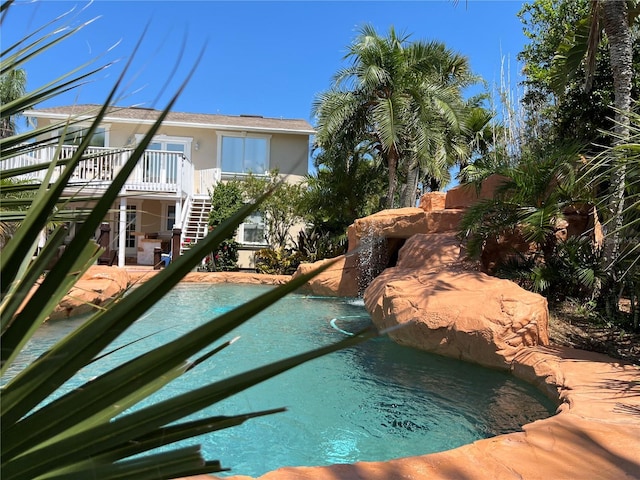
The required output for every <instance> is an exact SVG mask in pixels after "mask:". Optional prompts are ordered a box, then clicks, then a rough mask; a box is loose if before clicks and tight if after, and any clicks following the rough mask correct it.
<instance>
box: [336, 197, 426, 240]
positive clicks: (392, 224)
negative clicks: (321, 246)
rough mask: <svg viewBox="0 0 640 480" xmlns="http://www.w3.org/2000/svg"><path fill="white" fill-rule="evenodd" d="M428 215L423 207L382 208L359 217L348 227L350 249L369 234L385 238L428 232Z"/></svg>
mask: <svg viewBox="0 0 640 480" xmlns="http://www.w3.org/2000/svg"><path fill="white" fill-rule="evenodd" d="M428 231H429V230H428V226H427V216H426V215H425V212H424V210H422V209H421V208H413V207H408V208H398V209H395V210H382V211H381V212H378V213H374V214H373V215H370V216H368V217H365V218H359V219H357V220H356V221H355V222H353V224H351V225H349V228H348V229H347V237H348V239H349V251H351V250H354V249H355V248H357V247H358V245H360V240H361V239H362V238H363V237H366V236H369V235H376V236H378V237H385V238H409V237H411V236H413V235H415V234H416V233H427V232H428Z"/></svg>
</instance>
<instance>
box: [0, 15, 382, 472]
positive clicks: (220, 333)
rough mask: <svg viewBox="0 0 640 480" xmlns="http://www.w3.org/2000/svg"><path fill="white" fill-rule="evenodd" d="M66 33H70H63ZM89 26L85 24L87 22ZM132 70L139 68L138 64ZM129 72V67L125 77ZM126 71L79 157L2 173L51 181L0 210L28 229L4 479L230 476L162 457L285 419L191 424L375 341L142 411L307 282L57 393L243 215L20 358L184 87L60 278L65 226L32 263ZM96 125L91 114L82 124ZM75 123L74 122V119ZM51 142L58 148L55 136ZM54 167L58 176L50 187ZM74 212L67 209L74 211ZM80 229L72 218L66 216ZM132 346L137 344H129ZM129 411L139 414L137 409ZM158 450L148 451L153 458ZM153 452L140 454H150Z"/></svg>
mask: <svg viewBox="0 0 640 480" xmlns="http://www.w3.org/2000/svg"><path fill="white" fill-rule="evenodd" d="M9 3H10V2H5V3H2V4H1V6H0V13H1V14H2V28H3V29H4V28H11V27H10V26H8V25H7V23H6V22H8V21H9V20H10V18H11V16H10V12H9V13H7V12H8V9H9ZM64 22H65V17H64V16H62V17H60V18H58V19H56V20H54V21H53V22H52V23H51V24H49V25H46V26H45V27H44V28H43V29H41V30H39V31H37V33H35V34H34V35H33V36H31V37H30V38H28V39H24V41H22V42H19V43H17V44H16V45H13V46H11V47H9V48H7V49H6V50H4V51H3V52H2V57H1V58H0V71H1V72H2V73H3V74H4V73H7V72H12V71H15V70H16V69H18V68H23V67H24V68H25V69H26V68H28V60H29V59H30V58H33V56H36V55H37V54H38V52H40V51H43V50H46V49H49V48H53V47H54V46H55V45H56V44H57V43H59V42H60V41H61V40H64V38H66V36H67V35H72V34H73V32H74V31H77V28H70V29H64V28H60V27H61V26H64ZM61 24H62V25H61ZM83 26H84V25H83ZM129 64H130V63H129ZM99 70H100V66H98V67H96V68H95V69H93V70H91V71H90V72H89V73H88V74H87V73H78V72H76V73H71V74H69V75H68V76H65V77H64V78H59V79H53V81H51V82H49V83H47V85H45V86H43V87H42V88H39V89H36V90H33V91H30V92H28V93H25V95H23V96H21V97H20V98H18V99H16V100H15V101H13V102H10V103H8V104H6V105H4V106H3V109H2V112H1V114H0V118H2V120H6V119H9V118H11V117H13V116H14V115H16V114H19V113H20V112H21V111H23V110H24V109H27V108H32V107H33V106H34V105H35V104H36V103H38V102H40V101H43V100H46V99H54V98H55V97H56V95H58V94H59V93H60V92H63V91H66V90H69V89H74V88H76V87H78V86H79V85H80V84H81V83H82V82H83V81H84V80H86V79H87V78H91V75H92V73H93V74H95V72H97V71H99ZM124 72H126V68H125V70H124ZM124 74H125V73H122V75H120V77H119V78H118V79H117V80H116V82H115V85H114V86H113V88H112V89H111V91H110V92H108V94H107V95H106V97H105V101H104V105H103V106H102V107H100V108H99V109H98V110H97V111H95V112H87V114H88V115H90V117H91V119H92V122H91V126H90V127H88V135H87V136H86V137H85V139H84V140H83V141H82V143H81V144H80V145H79V147H78V150H77V152H76V153H75V154H74V155H73V156H72V157H71V158H65V159H63V158H60V156H59V155H58V156H57V157H56V158H54V159H53V161H52V162H51V163H43V164H39V165H36V166H33V167H29V168H21V169H13V170H8V169H2V170H1V174H0V177H1V178H2V179H10V178H18V177H19V176H20V175H22V174H25V173H28V172H29V171H34V170H45V171H46V172H47V177H46V179H45V181H44V182H43V183H42V184H40V185H37V184H27V185H25V184H17V185H16V186H15V187H14V191H16V192H31V196H30V198H29V199H28V201H26V202H24V203H23V205H24V206H26V207H28V208H27V209H25V210H17V209H16V210H14V211H11V212H7V211H4V210H3V211H2V212H0V221H11V222H19V227H18V228H16V230H15V232H14V234H13V236H12V238H11V239H10V240H9V241H8V242H7V244H6V245H5V247H4V248H3V250H2V255H1V256H0V267H1V269H0V316H1V319H2V320H1V335H2V336H1V340H2V350H1V361H2V362H1V373H2V385H3V386H2V389H1V391H0V394H1V403H0V408H1V411H0V425H1V440H2V441H1V445H0V453H1V456H0V457H1V460H0V463H1V465H0V466H1V469H2V476H3V478H4V479H35V478H48V479H54V478H56V479H57V478H59V479H62V478H65V479H73V478H77V479H86V478H136V479H151V478H175V477H180V476H187V475H194V474H199V473H210V472H216V471H220V470H221V465H220V463H219V462H218V461H214V460H210V459H207V460H205V459H203V458H202V456H201V453H200V449H199V447H198V446H193V447H185V448H174V449H169V450H166V451H163V452H161V453H152V452H151V451H152V450H154V449H155V448H157V447H161V446H165V445H170V444H172V443H174V442H176V441H178V440H182V439H186V438H191V437H193V436H196V435H201V434H205V433H210V432H215V431H216V430H219V429H222V428H228V427H230V426H233V425H238V424H240V423H242V422H244V421H246V420H248V419H250V418H252V417H255V416H258V415H265V414H269V413H274V412H275V411H281V410H280V409H278V410H273V411H265V412H254V413H248V414H239V415H235V416H230V417H222V416H216V417H207V418H204V419H201V420H185V418H186V417H187V416H189V415H191V414H193V413H195V412H197V411H199V410H201V409H203V408H205V407H207V406H210V405H212V404H215V403H216V402H218V401H220V400H222V399H224V398H226V397H228V396H230V395H233V394H235V393H237V392H239V391H242V390H244V389H246V388H248V387H250V386H251V385H254V384H256V383H258V382H261V381H263V380H266V379H268V378H269V377H272V376H274V375H276V374H278V373H280V372H283V371H285V370H287V369H289V368H292V367H294V366H295V365H298V364H300V363H302V362H304V361H306V360H310V359H312V358H315V357H317V356H319V355H322V354H325V353H328V352H330V351H333V350H336V349H337V348H341V347H344V346H347V345H352V344H354V343H357V342H360V341H362V340H363V339H364V338H365V337H370V336H372V335H373V333H372V332H368V333H363V334H360V335H356V336H354V337H348V338H347V339H346V340H345V341H343V342H341V343H339V344H336V345H332V346H328V347H323V348H320V349H317V350H316V351H313V352H309V353H304V354H300V355H297V356H295V357H292V358H289V359H283V360H281V361H279V362H276V363H274V364H271V365H267V366H263V367H257V368H255V369H254V370H251V371H249V372H246V373H243V374H240V375H237V376H234V377H231V378H226V379H222V380H220V381H216V382H212V383H209V384H208V385H206V386H204V387H201V388H199V389H198V390H194V391H189V392H186V393H183V394H180V395H178V396H175V397H172V398H169V399H167V400H165V401H162V402H158V403H155V404H153V405H150V406H147V407H138V408H136V405H137V404H138V403H139V402H140V401H141V400H143V399H145V398H147V397H148V396H149V395H150V394H152V393H153V392H155V391H156V390H158V389H159V388H161V387H162V386H163V385H165V384H167V383H168V382H171V381H172V380H173V379H175V378H177V377H179V376H180V375H182V374H183V373H185V372H186V371H188V370H190V369H192V368H197V366H198V365H199V364H200V363H202V362H204V361H206V360H207V359H208V358H209V357H211V356H212V355H214V354H215V353H216V352H218V351H219V350H221V349H222V348H225V347H227V346H228V345H229V342H225V340H224V339H225V337H226V335H227V334H228V333H229V332H230V330H232V329H233V328H235V327H236V326H238V325H240V324H241V323H243V322H245V321H247V320H248V319H249V318H250V317H251V316H253V315H254V314H256V313H257V312H259V311H261V310H262V309H264V308H266V307H268V306H269V305H271V304H273V303H274V302H275V301H277V300H278V299H279V298H281V297H282V296H283V295H285V294H286V293H287V292H290V291H293V290H295V289H296V288H298V287H299V286H300V285H302V284H303V283H304V282H305V281H306V280H307V279H308V278H309V276H303V277H301V278H300V279H299V280H296V281H293V282H291V283H289V284H287V285H284V286H281V287H278V288H276V289H274V290H272V291H269V292H268V293H266V294H264V295H262V296H261V297H259V298H257V299H256V300H254V301H252V302H250V303H247V304H245V305H242V306H240V307H238V308H236V309H235V310H233V311H231V312H228V313H225V314H224V315H222V316H220V317H218V318H214V319H211V320H210V321H208V322H206V323H205V324H203V325H201V326H200V327H197V328H195V329H193V330H192V331H190V332H188V333H186V334H184V335H183V336H181V337H179V338H177V339H176V340H174V341H171V342H170V343H167V344H165V345H162V346H160V347H158V348H156V349H154V350H151V351H148V352H142V353H141V354H139V355H138V356H136V357H134V358H133V359H132V360H130V361H128V362H126V363H124V364H122V365H120V366H119V367H118V368H115V369H113V370H109V371H107V372H105V373H104V374H102V375H99V376H98V377H96V378H94V379H92V380H91V381H89V382H87V383H85V384H83V385H81V386H80V387H78V388H74V389H72V390H70V391H67V392H66V393H65V392H64V391H62V390H61V387H62V386H63V384H65V382H66V381H67V380H69V379H70V378H72V377H73V376H74V375H75V374H76V372H78V371H79V370H80V369H81V368H83V367H84V366H86V365H88V364H90V363H92V362H100V359H99V356H100V355H101V354H105V349H107V350H106V354H109V353H108V348H109V344H110V343H111V342H112V341H113V340H114V339H115V338H116V337H118V336H119V335H120V334H121V333H122V332H123V331H124V330H126V329H127V328H128V327H129V326H130V325H131V324H132V323H133V322H135V321H136V319H137V318H139V317H140V316H141V315H142V314H144V312H146V311H147V310H148V309H149V308H150V307H151V306H152V305H153V304H154V303H155V302H156V301H157V300H158V299H160V298H161V297H162V296H163V295H164V294H165V293H167V292H168V291H169V290H170V289H171V288H172V287H173V286H174V285H176V283H177V282H179V281H180V279H181V278H182V277H183V276H184V275H185V274H186V273H188V272H189V271H191V270H192V269H193V268H195V266H196V265H197V264H198V263H199V262H200V261H201V259H202V258H203V257H204V256H205V255H207V254H208V253H210V252H211V251H214V250H215V249H216V248H217V247H218V246H219V245H220V243H221V242H222V241H224V240H225V239H227V238H229V236H231V235H232V233H233V232H234V231H235V229H236V228H237V226H238V224H239V223H240V222H241V221H242V220H243V219H244V218H245V217H246V216H247V215H248V214H250V213H251V212H252V211H254V210H255V209H257V208H258V207H259V202H260V201H263V200H264V198H260V199H258V202H257V203H255V204H249V205H244V206H243V207H241V208H240V209H239V210H238V211H236V212H235V213H233V214H232V215H231V216H230V217H229V218H228V219H226V220H225V221H222V222H221V223H219V225H218V226H217V228H216V229H215V230H214V231H212V232H211V233H210V234H209V235H208V236H207V237H206V238H205V239H204V240H203V241H201V242H199V243H198V244H197V245H195V246H194V247H193V248H191V249H190V250H189V251H188V252H187V253H186V254H185V255H184V256H181V257H179V258H177V259H174V261H173V262H172V263H171V264H170V265H169V267H167V268H166V269H164V270H162V271H161V272H159V274H158V275H157V276H154V277H153V278H151V279H149V280H148V281H147V282H145V283H143V284H142V285H140V286H139V287H138V288H136V289H134V290H132V291H130V292H129V294H128V295H126V296H123V297H121V298H118V299H116V300H115V301H113V302H112V303H111V304H110V305H108V306H107V307H105V308H101V309H100V310H97V311H96V313H95V314H94V315H92V316H91V317H90V318H89V319H88V320H86V321H85V322H84V323H83V324H82V325H79V326H78V328H77V329H76V330H75V331H73V332H72V333H71V334H70V335H68V336H66V337H64V338H63V339H62V340H60V341H59V342H58V343H56V344H55V345H54V346H53V347H51V349H50V350H48V351H46V352H45V353H44V354H42V355H41V356H40V357H39V358H37V359H35V360H33V361H26V362H25V361H24V360H22V359H20V353H21V351H22V350H23V348H24V347H25V345H26V344H27V342H28V341H29V339H30V338H31V337H32V335H33V333H34V332H35V331H36V330H37V329H38V328H39V327H40V326H41V324H42V323H43V322H44V321H45V320H46V318H47V317H48V316H49V314H50V312H51V311H52V309H53V308H54V307H55V305H56V304H57V303H58V302H59V301H60V300H61V298H62V297H63V296H64V295H65V294H66V293H67V292H68V291H69V289H70V288H71V286H72V285H73V284H74V283H75V282H76V280H77V279H78V278H79V277H80V276H81V275H82V273H83V272H85V271H86V270H87V269H88V268H89V266H91V265H92V264H93V263H94V262H95V261H96V259H97V257H98V256H99V255H100V253H101V250H100V248H99V247H98V246H97V245H96V244H95V243H94V242H93V241H92V236H93V234H94V231H95V230H96V228H97V227H98V225H99V224H100V222H101V221H102V219H103V218H104V217H105V215H106V213H107V211H108V210H109V209H110V208H111V207H112V205H113V203H114V201H115V200H116V198H117V197H118V195H119V192H120V189H121V188H122V186H123V185H124V183H125V181H126V180H127V178H128V176H129V175H130V174H131V172H132V170H133V168H134V167H135V165H136V163H137V161H138V160H139V159H140V158H141V156H142V154H143V152H144V150H145V148H146V147H147V146H148V145H149V143H150V142H151V141H152V138H153V136H154V135H155V134H156V133H157V132H158V130H159V129H160V126H161V125H162V122H163V120H164V118H165V117H166V115H167V113H168V112H169V110H170V108H171V107H172V105H173V104H174V103H175V101H176V99H177V98H178V95H179V94H180V91H181V90H182V88H184V85H185V84H186V81H187V80H188V75H187V78H186V79H185V84H183V86H182V87H181V88H180V90H179V91H178V92H177V94H176V95H174V96H173V97H172V98H171V99H170V101H169V102H168V104H167V106H166V108H165V109H164V110H163V111H162V114H161V115H160V116H159V117H158V118H157V120H156V121H155V123H154V124H153V125H151V126H150V127H149V130H148V131H147V132H146V134H145V135H144V138H142V140H141V141H140V143H139V145H138V146H137V147H136V148H135V150H134V151H133V153H132V154H131V157H130V158H129V160H128V161H127V162H126V163H125V164H124V165H123V167H122V169H121V170H120V172H119V173H118V174H117V176H116V178H115V179H114V181H113V183H112V185H111V186H110V187H109V188H108V189H107V190H106V192H105V193H104V194H103V195H102V196H99V197H98V196H96V197H93V198H92V200H93V201H94V202H95V207H94V208H93V209H92V210H91V211H90V212H87V215H86V218H83V223H82V226H81V227H80V228H79V229H78V231H77V232H76V235H75V236H74V238H73V239H72V240H71V243H70V244H69V245H68V247H67V248H66V249H65V251H64V253H63V254H62V256H61V257H60V259H59V260H58V261H57V262H56V263H55V265H54V266H53V267H52V268H51V270H49V271H47V272H46V275H43V274H44V273H45V266H46V265H47V264H48V263H49V261H50V260H51V259H52V258H53V256H54V254H55V253H56V252H57V251H58V247H59V246H60V245H61V244H62V242H63V239H64V236H65V235H64V230H63V228H62V227H55V228H54V230H53V232H52V233H51V235H50V236H49V238H48V240H47V243H46V245H45V246H44V248H43V249H42V251H41V253H40V255H38V256H36V257H33V253H34V251H35V246H36V244H37V239H38V236H39V234H40V232H41V231H42V230H43V229H44V228H45V227H46V226H47V225H51V224H52V222H54V221H55V220H56V219H58V218H60V215H61V213H64V212H65V207H64V196H63V194H64V191H65V188H66V186H67V184H68V181H69V179H70V177H71V175H72V172H73V170H74V168H75V167H76V166H77V165H78V163H79V162H80V161H81V160H82V159H83V158H85V152H86V149H87V147H88V142H89V139H90V138H91V133H92V132H93V131H95V129H96V128H97V127H98V126H99V125H100V122H101V121H102V120H103V118H104V115H105V113H106V112H107V109H108V108H109V107H110V106H111V105H112V102H113V101H114V99H116V98H119V95H118V94H119V92H120V88H121V86H122V81H123V77H124ZM84 118H86V117H84ZM73 121H74V119H71V122H73ZM64 125H65V123H64V122H63V123H62V124H57V125H53V126H51V127H46V128H42V129H38V130H36V131H29V132H26V133H23V134H17V135H12V136H9V137H7V138H4V139H2V140H0V151H1V154H0V162H3V161H4V160H7V159H9V158H12V157H14V156H18V155H24V154H28V153H29V152H30V151H31V150H32V149H33V148H37V146H39V144H38V143H30V142H38V141H39V139H40V138H41V136H42V135H44V134H46V136H47V137H49V134H51V132H55V131H57V129H59V128H64ZM47 141H49V142H50V141H52V142H53V145H56V144H58V142H59V141H60V139H59V138H54V139H53V140H47ZM56 169H57V173H59V176H58V177H54V175H53V173H54V170H56ZM67 213H68V214H69V215H73V214H72V213H71V212H67ZM68 218H74V217H68ZM129 348H131V347H129ZM134 348H135V347H134ZM132 407H133V408H132ZM150 452H151V453H150ZM141 454H143V455H141Z"/></svg>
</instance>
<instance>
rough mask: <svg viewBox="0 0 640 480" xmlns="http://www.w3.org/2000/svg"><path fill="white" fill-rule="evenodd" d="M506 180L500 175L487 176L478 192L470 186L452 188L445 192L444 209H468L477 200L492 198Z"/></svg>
mask: <svg viewBox="0 0 640 480" xmlns="http://www.w3.org/2000/svg"><path fill="white" fill-rule="evenodd" d="M508 180H509V179H508V178H507V177H504V176H502V175H498V174H493V175H489V176H488V177H487V178H486V179H485V180H483V182H482V186H481V187H480V191H479V192H478V190H477V189H476V187H475V185H472V184H465V185H458V186H457V187H453V188H451V189H449V190H448V191H447V198H446V201H445V208H468V207H470V206H471V205H473V204H475V203H477V202H478V200H482V199H489V198H493V196H494V194H495V191H496V189H497V188H498V187H499V186H500V185H502V184H503V183H505V182H506V181H508Z"/></svg>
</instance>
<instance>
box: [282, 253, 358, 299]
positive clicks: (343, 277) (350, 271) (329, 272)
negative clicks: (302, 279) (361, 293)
mask: <svg viewBox="0 0 640 480" xmlns="http://www.w3.org/2000/svg"><path fill="white" fill-rule="evenodd" d="M331 261H335V263H334V264H333V265H331V266H330V267H328V268H327V269H326V270H325V271H324V272H321V273H320V274H318V275H316V276H315V277H313V278H312V279H311V280H309V281H308V282H307V284H306V286H305V290H308V291H310V292H311V293H313V294H314V295H324V296H327V297H335V296H338V297H356V296H358V268H357V265H356V257H355V255H341V256H339V257H337V258H336V259H335V260H320V261H319V262H315V263H303V264H301V265H300V266H299V267H298V269H297V270H296V272H295V273H294V274H293V278H297V277H299V276H300V275H304V274H307V273H310V272H312V271H313V270H315V269H316V268H320V267H322V266H324V265H326V264H327V263H328V262H331Z"/></svg>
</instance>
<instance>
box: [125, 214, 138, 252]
mask: <svg viewBox="0 0 640 480" xmlns="http://www.w3.org/2000/svg"><path fill="white" fill-rule="evenodd" d="M136 220H137V210H136V206H135V205H127V227H126V233H125V247H127V248H135V246H136V236H135V231H136V223H137V222H136Z"/></svg>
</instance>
